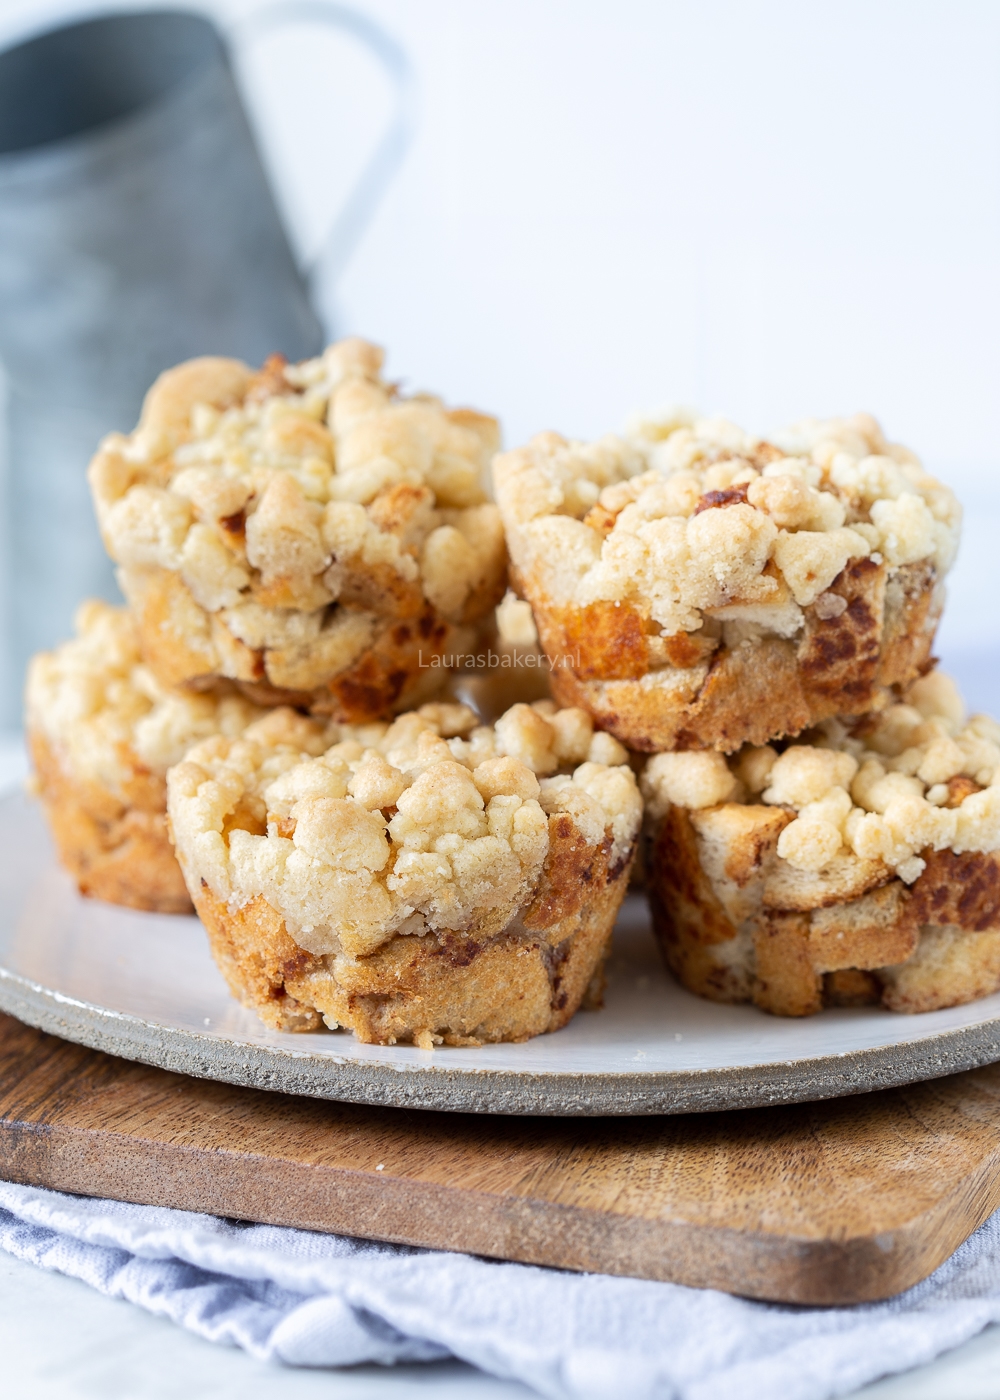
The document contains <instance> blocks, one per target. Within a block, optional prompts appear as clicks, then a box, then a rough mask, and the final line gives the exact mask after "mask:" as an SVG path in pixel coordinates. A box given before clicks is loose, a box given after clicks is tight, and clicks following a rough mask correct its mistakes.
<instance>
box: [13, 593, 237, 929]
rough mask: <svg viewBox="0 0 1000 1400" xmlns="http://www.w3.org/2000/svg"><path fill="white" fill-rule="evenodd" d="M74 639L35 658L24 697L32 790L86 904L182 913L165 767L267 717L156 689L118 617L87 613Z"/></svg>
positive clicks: (224, 700) (103, 611) (130, 630)
mask: <svg viewBox="0 0 1000 1400" xmlns="http://www.w3.org/2000/svg"><path fill="white" fill-rule="evenodd" d="M76 632H77V636H76V638H75V639H74V640H73V641H70V642H66V643H64V644H63V645H62V646H60V647H58V648H57V649H56V650H55V651H51V652H42V653H40V654H39V655H38V656H35V657H34V658H33V659H32V662H31V665H30V667H29V669H28V682H27V693H26V728H27V737H28V745H29V748H30V751H31V757H32V762H33V766H34V774H35V776H34V787H35V790H36V792H37V793H38V796H39V797H40V798H41V801H42V805H43V807H44V809H45V814H46V816H47V818H48V821H49V825H50V827H51V828H52V834H53V836H54V838H55V842H56V848H57V850H58V852H59V858H60V860H61V861H62V863H63V865H64V866H65V867H66V869H67V870H68V871H69V872H70V874H71V875H72V876H73V878H74V879H75V880H76V882H77V885H78V886H79V888H80V891H81V893H83V894H89V895H94V896H96V897H97V898H98V899H106V900H109V901H110V902H111V903H112V904H127V905H130V906H131V907H132V908H133V909H153V910H158V911H159V912H160V913H166V914H180V913H190V911H191V901H190V899H189V898H188V893H187V890H186V888H185V886H184V879H183V876H182V875H181V872H180V868H179V866H178V864H177V861H176V858H175V856H174V852H173V847H172V845H171V843H170V838H169V836H168V833H167V817H166V810H167V785H166V774H167V769H168V768H169V767H170V766H171V765H172V764H174V763H177V762H178V761H179V760H180V759H181V758H183V757H184V754H185V753H186V752H187V750H188V749H189V748H190V747H191V746H192V745H193V744H195V743H197V742H198V741H199V740H202V739H205V738H208V737H209V736H210V735H212V734H226V735H235V734H238V733H239V732H240V731H241V730H242V729H244V728H245V727H246V725H247V724H249V723H250V722H251V720H254V719H258V718H259V717H260V716H261V715H262V714H263V713H265V712H264V711H262V710H260V709H258V708H257V707H256V706H255V705H252V704H251V703H250V702H249V701H248V700H246V699H245V698H244V697H243V696H241V695H236V694H229V695H211V694H203V695H195V694H178V693H176V692H169V691H166V690H164V688H163V687H162V686H161V685H160V683H159V682H158V681H157V680H156V678H155V676H154V675H153V674H152V672H151V671H149V669H148V668H147V667H146V666H144V665H143V664H142V661H141V658H140V655H139V645H138V639H137V637H136V633H135V628H134V626H133V625H132V621H131V619H130V617H129V615H128V613H127V612H126V611H125V609H124V608H113V607H110V606H109V605H108V604H107V603H99V602H88V603H84V604H83V605H82V606H81V607H80V609H79V610H78V612H77V616H76Z"/></svg>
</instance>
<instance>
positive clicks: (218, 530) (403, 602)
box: [90, 340, 506, 721]
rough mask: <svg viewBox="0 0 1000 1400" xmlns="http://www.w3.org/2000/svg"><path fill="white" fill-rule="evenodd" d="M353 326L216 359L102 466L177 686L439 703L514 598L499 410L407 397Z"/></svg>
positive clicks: (320, 703) (265, 695) (320, 709)
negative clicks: (300, 355)
mask: <svg viewBox="0 0 1000 1400" xmlns="http://www.w3.org/2000/svg"><path fill="white" fill-rule="evenodd" d="M382 358H383V355H382V351H381V350H379V349H378V348H377V347H376V346H374V345H370V344H368V343H367V342H366V341H363V340H343V341H340V342H339V343H338V344H336V345H333V346H331V347H330V348H329V349H328V350H327V351H326V352H325V354H323V355H322V356H320V357H319V358H318V359H315V360H308V361H305V362H304V363H302V364H298V365H289V364H286V363H285V362H284V361H283V360H282V359H281V357H279V356H273V357H272V358H271V359H270V360H269V361H268V362H267V363H266V364H265V365H264V367H263V369H262V370H260V371H258V372H256V373H255V372H254V371H252V370H251V369H249V368H248V367H247V366H246V365H244V364H241V363H240V362H239V361H237V360H226V359H213V358H205V359H197V360H191V361H188V362H187V363H186V364H182V365H179V366H178V367H177V368H176V369H172V370H168V371H167V373H165V374H163V375H161V376H160V378H159V379H158V380H157V381H156V383H155V384H154V385H153V387H152V389H150V391H149V393H148V395H147V396H146V401H145V404H144V405H143V410H142V416H141V418H140V420H139V426H138V427H137V428H136V430H135V431H134V432H133V433H132V434H131V435H129V436H128V437H124V436H122V435H121V434H112V435H111V436H110V437H108V438H106V439H105V440H104V442H103V443H102V444H101V448H100V450H99V452H98V453H97V455H96V457H95V458H94V460H93V462H92V463H91V465H90V483H91V488H92V491H93V497H94V503H95V507H96V510H97V518H98V522H99V524H100V527H101V533H102V536H103V538H104V543H105V545H106V547H107V549H108V552H109V554H110V555H111V557H112V558H113V559H114V560H115V561H116V562H117V563H118V565H119V566H120V573H119V578H120V581H121V586H122V589H123V591H124V593H125V596H126V598H127V599H128V601H129V603H130V604H131V606H132V608H133V610H134V612H135V615H136V618H137V622H138V627H139V636H140V642H141V645H142V649H143V655H144V656H145V658H146V660H147V662H148V664H149V666H150V667H151V668H152V669H153V671H155V673H156V675H157V676H158V677H159V679H160V681H161V683H162V684H163V685H166V686H171V687H175V686H180V685H188V686H196V687H197V686H202V685H206V684H212V683H214V682H215V681H216V680H217V679H219V678H228V679H230V680H232V681H234V682H235V683H236V684H237V685H238V686H240V687H241V688H242V689H243V690H244V692H245V693H246V694H247V695H248V696H249V697H250V698H251V699H252V700H254V701H255V702H256V703H259V704H267V705H274V704H286V703H287V704H293V705H296V706H300V707H308V708H311V709H312V710H313V711H315V712H316V713H318V714H323V715H331V716H333V717H335V718H338V719H341V720H345V721H364V720H367V719H370V718H372V717H378V716H385V717H387V716H389V715H391V714H392V713H394V712H395V711H397V710H399V709H402V708H405V707H407V706H409V705H411V704H413V703H419V701H420V699H421V698H426V697H427V695H428V694H429V693H430V692H431V690H432V689H433V687H434V686H435V685H436V684H439V683H440V682H441V679H442V676H443V674H444V673H443V671H442V670H441V669H440V668H435V667H432V666H431V664H430V663H431V661H432V660H433V659H434V658H435V657H439V656H440V655H441V654H442V653H445V652H448V651H454V650H465V649H467V644H468V641H469V639H470V636H471V633H470V631H469V624H472V623H474V622H475V621H476V620H477V619H478V618H480V617H482V616H484V615H485V614H486V613H488V612H489V610H490V609H491V608H493V607H494V606H495V605H496V603H497V601H498V600H499V598H500V597H501V595H502V594H503V591H504V587H505V578H506V550H505V545H504V539H503V529H502V526H501V524H500V517H499V514H498V512H497V508H496V506H495V505H493V504H492V503H491V502H489V501H487V499H486V493H485V490H484V486H483V482H484V479H485V473H486V468H487V465H488V463H489V460H490V458H491V456H492V454H493V452H494V451H495V450H496V448H497V446H498V445H499V429H498V426H497V423H496V420H495V419H493V418H489V417H486V416H485V415H484V414H480V413H475V412H473V411H472V410H470V409H446V408H445V407H444V406H443V405H442V403H441V402H440V401H439V400H438V399H435V398H432V397H430V396H428V395H420V394H418V395H414V396H413V397H411V398H404V397H402V396H401V395H400V394H399V392H398V390H397V388H396V386H395V385H393V384H390V383H389V382H387V381H386V380H385V379H384V378H383V377H382V374H381V366H382Z"/></svg>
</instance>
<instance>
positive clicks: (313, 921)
mask: <svg viewBox="0 0 1000 1400" xmlns="http://www.w3.org/2000/svg"><path fill="white" fill-rule="evenodd" d="M169 794H170V795H169V811H170V817H171V822H172V826H173V831H174V839H175V842H176V846H177V851H178V855H179V858H180V860H181V864H182V867H183V868H185V869H186V870H187V871H188V872H189V881H190V880H192V879H196V880H202V881H204V882H205V883H206V884H207V885H208V886H209V887H210V889H211V891H212V893H213V895H214V896H215V897H216V898H217V899H219V900H221V901H224V902H225V903H227V904H228V905H229V906H230V907H231V908H233V909H239V908H242V907H245V906H246V905H248V904H249V903H250V902H251V901H252V900H254V899H256V898H258V897H263V898H264V899H265V900H266V901H267V903H268V904H269V905H270V906H271V908H273V909H274V910H276V911H277V912H278V913H279V914H280V915H281V917H282V919H283V920H284V924H285V927H286V928H287V930H288V932H289V933H290V934H291V935H292V937H293V938H294V939H295V941H296V943H297V944H298V945H299V946H300V947H302V948H304V949H306V950H307V951H308V952H310V953H314V954H327V953H335V952H336V953H341V952H342V953H344V954H346V955H348V956H352V957H364V956H366V955H369V954H371V953H373V952H374V951H375V950H376V949H377V948H379V947H380V946H381V945H382V944H384V943H385V942H386V941H387V940H389V939H391V938H393V937H394V936H397V935H413V936H416V937H420V936H423V935H425V934H427V933H428V932H432V931H433V932H440V931H448V930H453V931H461V930H463V929H465V928H467V927H468V926H469V925H470V923H473V922H475V921H476V920H477V919H481V918H482V917H484V916H486V915H488V914H489V913H490V912H491V911H494V910H510V909H516V908H517V907H518V906H519V905H521V904H523V903H524V902H525V901H526V899H527V896H528V894H529V892H530V891H531V890H532V889H533V887H534V886H535V885H536V884H537V882H538V880H539V878H540V875H541V871H542V867H543V864H544V862H545V858H546V854H547V852H548V850H549V844H550V842H549V817H550V816H551V815H552V814H554V813H557V814H565V815H566V816H567V817H568V818H570V820H571V822H572V824H573V826H574V827H575V829H576V831H577V832H578V833H579V835H580V837H581V838H582V839H583V840H584V841H585V842H586V843H587V844H588V845H591V846H600V844H601V843H602V842H605V841H608V842H609V844H610V853H609V859H610V860H611V861H612V862H613V861H615V860H621V861H623V862H624V861H627V859H628V858H629V856H630V854H631V851H632V848H633V845H634V842H635V837H636V834H637V832H638V828H639V823H640V818H641V811H642V803H641V799H640V797H639V792H638V789H637V786H636V783H635V779H634V777H633V775H632V772H631V770H630V768H629V767H628V765H627V754H626V752H625V750H624V749H623V748H622V747H621V745H619V744H618V743H617V742H616V741H615V740H614V739H612V738H611V737H610V736H609V735H607V734H602V733H595V732H594V730H593V727H592V725H591V723H590V720H589V717H588V716H587V715H586V714H584V713H583V712H582V711H573V710H558V709H556V707H555V706H554V705H553V704H552V703H551V702H547V701H540V702H538V703H536V704H535V705H532V706H529V705H523V704H521V705H515V706H514V707H513V708H512V709H510V710H509V711H508V712H507V713H506V714H505V715H503V716H502V717H501V718H500V719H499V720H498V721H497V723H496V724H495V726H484V725H477V723H476V717H475V715H474V714H473V713H472V711H471V710H469V709H467V708H466V707H465V706H463V705H454V704H430V705H425V706H423V707H422V708H421V709H420V710H418V711H416V712H411V713H409V714H406V715H403V716H401V717H400V718H398V719H397V720H395V721H394V722H393V723H392V724H391V725H385V724H372V725H367V726H363V727H352V726H343V725H341V726H337V725H330V726H327V727H326V728H325V729H322V728H321V727H320V726H319V725H318V724H317V723H316V722H315V721H313V720H309V719H305V718H303V717H302V716H300V715H296V714H294V713H293V712H292V711H290V710H276V711H274V712H273V713H272V714H271V715H269V716H268V717H267V718H265V719H263V720H260V721H258V722H257V723H256V724H254V725H251V726H250V728H249V729H247V730H246V731H245V733H244V734H243V735H242V736H241V737H240V738H238V739H235V740H233V739H227V738H225V737H223V736H219V737H216V738H214V739H210V740H208V741H207V742H205V743H203V744H201V745H199V746H197V747H196V748H194V749H193V750H192V751H191V753H190V754H189V755H188V757H187V759H186V760H185V762H183V763H182V764H180V765H179V766H178V767H176V768H174V769H173V770H172V771H171V773H170V776H169Z"/></svg>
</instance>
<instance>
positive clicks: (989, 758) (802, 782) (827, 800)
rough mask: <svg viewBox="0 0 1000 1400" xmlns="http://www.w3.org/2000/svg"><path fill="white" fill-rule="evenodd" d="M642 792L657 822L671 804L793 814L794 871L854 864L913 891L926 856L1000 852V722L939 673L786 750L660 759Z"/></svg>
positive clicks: (785, 834) (784, 844)
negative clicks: (743, 806)
mask: <svg viewBox="0 0 1000 1400" xmlns="http://www.w3.org/2000/svg"><path fill="white" fill-rule="evenodd" d="M642 789H643V793H644V795H645V797H646V803H647V810H648V811H649V813H650V815H651V816H652V817H654V818H656V817H659V816H662V815H663V813H664V812H665V811H666V808H667V807H668V806H669V805H670V804H675V805H678V806H682V807H687V808H690V809H691V810H701V809H704V808H707V807H713V806H716V805H718V804H721V803H751V804H753V803H764V804H767V805H770V806H774V807H781V808H784V809H786V810H787V811H788V812H789V813H790V814H791V815H792V820H791V821H790V822H789V823H788V824H787V825H786V826H785V828H784V830H783V831H782V832H781V835H780V836H779V838H778V855H779V857H781V858H782V859H783V860H785V861H786V862H787V863H788V864H789V865H790V866H793V867H795V868H797V869H799V870H804V871H812V872H817V873H822V872H823V871H825V870H827V869H828V868H830V867H831V866H832V865H833V864H834V863H835V862H837V861H840V860H842V858H843V857H845V856H847V857H850V856H853V857H856V858H858V859H859V860H862V861H881V862H882V863H883V864H884V865H885V866H887V867H889V868H890V869H891V870H893V871H895V873H896V874H897V875H898V876H899V877H900V879H902V880H903V881H905V882H906V883H907V884H912V883H913V881H914V880H916V879H917V878H918V876H919V875H920V874H921V872H922V871H923V870H924V867H925V864H926V862H925V860H924V859H923V858H922V857H921V855H920V852H921V851H926V850H928V849H930V850H936V851H941V850H951V851H954V852H955V853H956V854H959V855H960V854H962V853H963V852H965V851H978V852H983V853H987V852H992V851H996V850H1000V724H997V722H996V721H995V720H992V719H989V718H988V717H987V716H985V715H973V716H972V717H971V718H967V717H966V714H965V707H964V705H963V703H962V699H961V696H960V695H959V693H958V690H957V688H956V686H955V684H954V682H953V681H952V680H950V679H949V678H948V677H947V676H946V675H944V674H942V672H940V671H932V672H931V673H930V674H929V675H926V676H923V677H922V678H921V679H920V680H917V681H914V682H913V684H912V685H911V686H910V687H909V688H908V690H907V691H906V693H905V695H904V697H903V700H902V701H901V702H900V703H898V704H895V705H891V706H889V707H888V708H887V709H885V710H883V711H881V712H880V713H878V714H876V715H871V716H867V717H865V718H864V719H862V720H860V721H855V722H854V723H853V724H844V723H843V722H841V721H839V720H825V721H824V722H823V723H822V724H820V725H818V726H817V727H816V728H815V729H814V730H812V731H811V732H810V733H809V734H808V735H807V736H806V737H805V740H804V741H803V742H794V743H790V744H788V745H787V746H786V747H784V748H783V749H781V750H780V751H779V748H778V747H774V746H771V745H765V746H763V747H760V748H753V747H749V746H748V747H745V748H743V749H742V750H740V752H739V753H737V754H734V755H733V756H732V757H730V758H728V759H727V758H724V757H723V756H722V755H721V754H718V753H702V752H696V753H664V754H656V755H655V756H654V757H653V758H651V759H650V760H649V762H648V763H647V765H646V768H645V771H644V773H643V777H642Z"/></svg>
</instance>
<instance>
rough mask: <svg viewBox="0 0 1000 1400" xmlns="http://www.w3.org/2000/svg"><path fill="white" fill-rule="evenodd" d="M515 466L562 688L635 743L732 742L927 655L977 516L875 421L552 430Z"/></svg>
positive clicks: (869, 694) (884, 684) (533, 572)
mask: <svg viewBox="0 0 1000 1400" xmlns="http://www.w3.org/2000/svg"><path fill="white" fill-rule="evenodd" d="M494 478H495V482H496V496H497V503H498V504H499V506H500V511H501V514H502V516H503V521H504V526H505V528H506V532H507V543H508V548H509V550H510V560H511V575H512V581H513V584H514V587H515V588H516V589H517V591H518V592H519V593H520V594H521V595H522V596H523V597H524V598H526V599H527V600H528V601H529V602H530V604H531V606H532V609H533V611H534V616H535V621H536V623H537V626H538V632H539V635H540V638H541V642H542V646H543V647H544V649H545V651H546V653H547V654H548V656H549V659H550V661H551V662H552V667H553V674H552V689H553V694H554V695H555V697H556V699H557V700H558V701H559V703H560V704H563V705H580V706H583V708H584V709H586V710H588V711H589V712H590V714H591V715H592V716H593V717H594V720H595V723H598V724H600V726H601V727H602V728H604V729H607V730H609V731H610V732H611V733H613V734H615V735H616V736H617V737H618V738H619V739H621V740H622V742H623V743H625V744H627V745H628V746H629V747H630V748H633V749H639V750H644V751H646V752H658V751H662V750H670V749H678V748H693V749H697V748H714V749H718V750H719V751H721V752H723V753H731V752H734V751H735V750H736V749H738V748H739V747H740V746H741V745H742V744H745V743H753V744H763V743H766V742H768V741H769V740H770V739H772V738H778V737H781V736H782V735H794V734H798V733H800V732H801V731H802V730H803V729H806V728H808V726H809V725H812V724H816V723H817V722H818V721H819V720H822V719H825V718H827V717H828V716H831V715H836V714H845V715H852V714H861V713H864V712H866V711H868V710H871V709H875V708H878V706H880V705H882V704H884V703H886V699H887V695H888V688H889V687H891V686H893V685H900V684H906V683H907V682H909V681H911V680H913V679H914V678H915V677H916V676H917V675H919V674H920V673H921V671H922V670H924V669H926V667H927V664H928V662H929V657H930V648H931V643H932V640H933V636H934V631H935V627H936V625H937V620H938V616H939V614H940V611H941V606H942V601H943V595H942V588H941V580H942V579H943V577H944V575H945V573H946V572H947V570H948V568H949V567H950V565H951V563H952V560H953V558H954V555H955V550H956V547H957V542H958V531H959V524H960V510H959V507H958V503H957V502H956V500H955V498H954V496H953V495H952V493H951V492H950V491H949V490H948V489H947V488H946V487H944V486H942V485H941V484H940V483H939V482H937V481H935V480H934V479H933V478H932V477H930V476H928V475H927V473H926V472H925V471H924V470H923V469H922V468H921V466H920V464H919V462H918V461H917V459H916V458H915V457H914V456H913V454H912V453H911V452H909V451H908V450H907V449H906V448H904V447H899V446H897V445H896V444H894V443H889V442H887V441H886V439H885V437H884V436H883V434H882V430H881V429H880V428H879V426H878V424H877V423H876V422H875V420H874V419H873V418H871V417H869V416H868V415H866V414H858V415H857V416H856V417H854V418H848V419H832V420H829V421H826V422H818V421H814V420H809V421H807V422H803V423H799V424H796V425H794V426H793V427H791V428H788V429H786V430H784V431H782V432H778V433H775V434H772V436H771V437H770V438H769V439H768V440H764V439H761V438H756V437H753V436H751V435H750V434H748V433H745V432H743V431H742V430H741V429H739V428H737V427H734V426H733V425H732V424H731V423H726V422H722V421H716V420H711V421H709V420H693V419H691V418H690V417H686V416H684V415H674V416H669V415H668V416H666V417H664V418H662V419H660V420H645V421H639V422H637V423H635V424H634V425H633V427H632V431H631V432H630V433H629V434H628V435H627V436H625V437H621V438H618V437H607V438H603V439H601V440H600V441H599V442H596V443H592V444H585V443H580V442H567V441H566V440H565V439H564V438H561V437H559V436H558V435H557V434H555V433H543V434H541V435H540V436H538V437H536V438H534V439H533V440H532V441H531V442H530V443H529V444H528V446H527V447H524V448H521V449H520V450H518V451H515V452H508V453H506V454H504V455H502V456H500V457H498V458H497V460H496V462H495V464H494Z"/></svg>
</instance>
